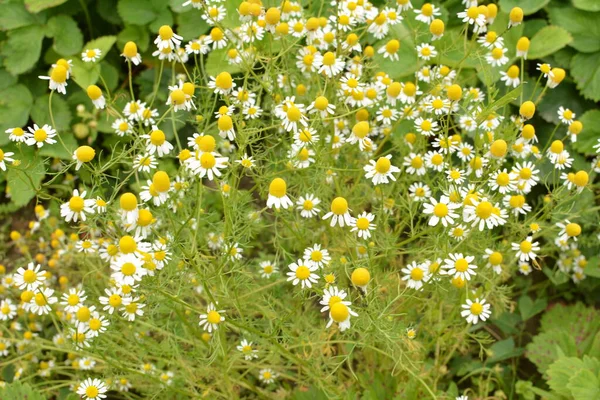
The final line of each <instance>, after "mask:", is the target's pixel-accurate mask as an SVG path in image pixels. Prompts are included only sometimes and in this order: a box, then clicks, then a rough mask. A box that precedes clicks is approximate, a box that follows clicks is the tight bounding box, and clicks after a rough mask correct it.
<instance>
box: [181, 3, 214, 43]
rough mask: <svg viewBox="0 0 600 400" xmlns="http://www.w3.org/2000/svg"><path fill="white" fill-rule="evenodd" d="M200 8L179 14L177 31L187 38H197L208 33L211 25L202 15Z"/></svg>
mask: <svg viewBox="0 0 600 400" xmlns="http://www.w3.org/2000/svg"><path fill="white" fill-rule="evenodd" d="M201 14H202V13H201V12H200V10H196V9H191V10H190V11H187V12H184V13H181V14H178V15H177V17H176V18H177V33H178V34H179V35H181V36H183V38H184V39H185V40H192V39H197V38H198V37H199V36H200V35H202V34H204V33H207V32H208V29H209V25H208V24H207V23H206V22H205V21H204V20H203V19H202V18H201V17H200V15H201Z"/></svg>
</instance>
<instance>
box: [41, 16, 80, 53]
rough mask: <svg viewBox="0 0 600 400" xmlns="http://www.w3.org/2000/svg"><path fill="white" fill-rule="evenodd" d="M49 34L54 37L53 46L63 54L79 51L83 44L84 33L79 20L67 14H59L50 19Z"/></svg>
mask: <svg viewBox="0 0 600 400" xmlns="http://www.w3.org/2000/svg"><path fill="white" fill-rule="evenodd" d="M48 36H50V37H53V38H54V44H53V48H54V50H55V51H56V52H57V53H58V54H60V55H63V56H70V55H73V54H75V53H79V52H80V51H81V46H83V34H82V33H81V30H80V29H79V26H77V22H75V20H74V19H73V18H71V17H67V16H65V15H57V16H55V17H52V18H50V19H49V20H48Z"/></svg>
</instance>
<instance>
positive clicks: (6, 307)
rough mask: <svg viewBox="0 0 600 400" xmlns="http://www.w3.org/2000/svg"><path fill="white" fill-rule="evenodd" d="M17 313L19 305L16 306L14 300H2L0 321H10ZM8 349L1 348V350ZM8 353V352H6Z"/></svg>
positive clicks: (0, 303)
mask: <svg viewBox="0 0 600 400" xmlns="http://www.w3.org/2000/svg"><path fill="white" fill-rule="evenodd" d="M16 315H17V306H15V305H14V304H13V303H12V301H11V300H10V299H9V298H7V299H4V300H2V301H1V302H0V321H10V320H11V319H13V318H14V317H15V316H16ZM4 350H6V347H5V348H4V349H2V348H0V351H4ZM4 355H6V354H4Z"/></svg>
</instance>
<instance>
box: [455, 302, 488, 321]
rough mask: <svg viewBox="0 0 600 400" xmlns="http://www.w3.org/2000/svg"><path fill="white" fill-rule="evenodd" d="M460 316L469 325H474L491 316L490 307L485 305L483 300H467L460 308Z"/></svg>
mask: <svg viewBox="0 0 600 400" xmlns="http://www.w3.org/2000/svg"><path fill="white" fill-rule="evenodd" d="M461 308H462V311H461V312H460V315H461V316H462V317H463V318H465V319H466V320H467V323H469V324H476V323H478V322H479V321H482V322H485V320H487V319H488V318H489V317H490V315H492V311H491V305H490V304H489V303H486V301H485V299H481V300H480V299H479V298H477V299H475V301H471V299H467V301H466V303H465V304H463V305H462V306H461Z"/></svg>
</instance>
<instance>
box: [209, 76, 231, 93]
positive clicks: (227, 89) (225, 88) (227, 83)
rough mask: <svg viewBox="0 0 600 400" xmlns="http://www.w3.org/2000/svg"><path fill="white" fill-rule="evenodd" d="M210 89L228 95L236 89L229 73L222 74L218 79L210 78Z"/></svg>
mask: <svg viewBox="0 0 600 400" xmlns="http://www.w3.org/2000/svg"><path fill="white" fill-rule="evenodd" d="M208 87H209V88H211V89H213V90H214V92H215V93H217V94H222V95H228V94H229V93H231V91H232V90H233V89H234V88H235V82H234V81H233V78H232V77H231V74H230V73H229V72H221V73H220V74H218V75H217V76H216V77H213V76H211V77H210V81H209V82H208Z"/></svg>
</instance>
